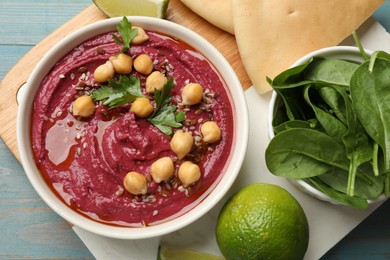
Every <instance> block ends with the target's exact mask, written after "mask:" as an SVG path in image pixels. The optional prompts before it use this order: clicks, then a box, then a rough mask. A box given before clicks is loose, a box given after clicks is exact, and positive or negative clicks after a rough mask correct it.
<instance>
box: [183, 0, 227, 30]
mask: <svg viewBox="0 0 390 260" xmlns="http://www.w3.org/2000/svg"><path fill="white" fill-rule="evenodd" d="M180 1H181V2H183V4H185V5H186V6H187V7H188V8H190V9H191V10H192V11H193V12H194V13H196V14H198V15H199V16H201V17H202V18H203V19H205V20H206V21H208V22H209V23H211V24H213V25H215V26H217V27H218V28H220V29H222V30H224V31H227V32H229V33H231V34H233V33H234V31H233V17H232V8H231V2H230V0H211V1H210V0H180Z"/></svg>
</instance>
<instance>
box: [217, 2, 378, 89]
mask: <svg viewBox="0 0 390 260" xmlns="http://www.w3.org/2000/svg"><path fill="white" fill-rule="evenodd" d="M210 2H212V1H210ZM383 2H384V0H326V1H325V0H322V1H313V0H278V1H270V0H268V1H267V0H231V4H232V5H231V9H232V14H233V24H234V32H235V36H236V40H237V45H238V48H239V51H240V55H241V58H242V61H243V63H244V66H245V68H246V70H247V72H248V75H249V77H250V79H251V81H252V83H253V85H254V86H255V88H256V90H257V91H258V92H259V93H260V94H263V93H265V92H267V91H270V90H271V87H270V86H269V84H268V83H267V82H266V76H267V77H269V78H271V79H273V78H274V77H275V76H276V75H277V74H279V73H280V72H282V71H284V70H286V69H287V68H288V67H290V66H291V65H292V64H293V63H294V62H295V61H296V60H297V59H298V58H300V57H302V56H304V55H305V54H307V53H309V52H312V51H314V50H317V49H320V48H323V47H328V46H334V45H337V44H339V43H340V42H341V41H342V40H344V39H345V38H346V37H347V36H349V35H350V34H351V33H352V32H353V31H354V30H356V29H357V28H358V27H359V26H360V25H361V24H362V23H363V22H364V21H365V20H366V19H367V18H368V17H370V16H371V14H372V13H373V12H374V11H375V10H376V9H377V8H378V7H379V6H380V5H381V4H382V3H383Z"/></svg>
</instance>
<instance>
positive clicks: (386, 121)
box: [265, 41, 390, 209]
mask: <svg viewBox="0 0 390 260" xmlns="http://www.w3.org/2000/svg"><path fill="white" fill-rule="evenodd" d="M357 42H358V46H359V48H358V47H351V46H336V47H329V48H324V49H320V50H318V51H315V52H312V53H310V54H308V55H306V56H304V57H302V58H301V59H299V60H298V61H297V62H296V63H295V64H294V65H293V66H292V67H291V68H290V69H288V70H286V71H284V72H282V73H281V74H279V75H278V76H276V77H275V78H274V79H273V80H271V79H269V83H270V84H271V85H272V87H273V89H274V93H273V95H272V99H271V103H270V114H269V121H270V124H269V135H270V137H271V141H270V144H269V145H268V147H267V149H266V153H265V158H266V164H267V167H268V169H269V170H270V171H271V173H273V174H274V175H276V176H282V177H285V178H288V179H290V180H291V181H292V182H293V183H294V184H295V185H296V186H297V187H298V188H299V189H301V190H303V191H305V192H307V193H309V194H310V195H313V196H314V197H317V198H319V199H322V200H325V201H328V202H331V203H334V204H343V205H347V206H350V207H354V208H359V209H364V208H367V206H368V205H369V204H370V203H374V202H378V201H382V200H384V199H386V198H387V195H389V193H390V54H388V53H386V52H383V51H375V52H372V51H368V50H364V49H363V48H362V47H361V45H360V44H359V41H357Z"/></svg>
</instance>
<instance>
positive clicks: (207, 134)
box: [200, 121, 221, 143]
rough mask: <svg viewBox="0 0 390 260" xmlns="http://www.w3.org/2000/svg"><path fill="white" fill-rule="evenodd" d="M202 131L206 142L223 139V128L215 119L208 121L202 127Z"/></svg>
mask: <svg viewBox="0 0 390 260" xmlns="http://www.w3.org/2000/svg"><path fill="white" fill-rule="evenodd" d="M200 132H201V133H202V136H203V141H204V142H206V143H214V142H216V141H218V140H219V139H221V129H220V128H219V126H218V125H217V123H215V122H214V121H207V122H205V123H204V124H202V126H201V127H200Z"/></svg>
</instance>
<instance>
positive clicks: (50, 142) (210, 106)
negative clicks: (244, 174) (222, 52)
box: [31, 31, 234, 227]
mask: <svg viewBox="0 0 390 260" xmlns="http://www.w3.org/2000/svg"><path fill="white" fill-rule="evenodd" d="M147 34H148V36H149V41H147V42H146V43H143V44H142V45H133V46H132V47H131V49H130V50H129V52H128V54H129V55H130V56H131V57H133V58H135V57H136V56H138V55H139V54H142V53H145V54H147V55H149V56H150V57H151V58H152V60H153V61H154V62H153V64H154V70H158V71H162V72H164V73H165V74H166V76H167V77H173V78H174V80H175V88H174V89H173V91H172V95H173V102H174V103H175V104H177V105H178V107H179V109H183V110H184V111H186V121H185V122H184V123H183V125H184V126H183V128H182V129H183V130H185V131H189V132H191V133H192V135H193V136H194V140H195V145H194V148H193V150H192V152H191V153H190V154H189V155H187V156H186V158H184V159H185V160H190V161H193V162H195V163H196V164H198V165H199V167H200V169H201V173H202V174H201V179H200V180H199V181H198V182H196V183H195V184H193V185H191V186H190V187H188V188H184V187H183V186H182V185H181V183H180V180H179V179H178V178H177V177H174V178H173V179H171V180H170V181H168V182H161V183H159V184H158V183H156V182H154V181H153V179H152V178H150V166H151V164H152V163H153V162H154V161H156V160H157V159H159V158H161V157H164V156H169V157H171V158H175V154H174V153H173V152H172V150H171V148H170V139H171V136H168V135H165V134H163V133H162V132H160V131H159V130H158V129H157V128H156V127H155V126H153V125H152V124H151V123H149V122H148V121H147V120H146V119H139V118H137V117H136V116H135V115H134V114H133V113H132V112H130V111H129V107H130V106H129V105H125V106H123V107H120V108H116V109H108V108H107V107H106V106H103V105H101V102H96V104H97V106H96V110H95V112H94V114H93V115H92V116H91V117H88V118H82V119H80V118H76V117H75V116H73V114H72V111H71V108H72V103H73V102H74V100H75V99H76V97H77V96H80V95H85V94H90V93H91V92H92V91H94V89H98V88H99V87H100V86H99V84H97V83H96V82H95V81H94V78H93V72H94V70H95V68H96V67H97V66H99V65H101V64H103V63H105V62H106V61H107V60H108V58H109V57H110V56H113V55H114V54H115V53H117V52H118V51H119V50H120V49H121V46H120V45H118V44H116V43H114V42H113V40H112V37H111V32H110V33H106V34H102V35H99V36H97V37H94V38H91V39H90V40H87V41H85V42H84V43H82V44H81V45H79V46H78V47H76V48H74V49H73V50H72V51H71V52H69V53H68V54H67V55H66V56H64V57H63V58H61V59H60V60H59V61H58V63H57V64H56V65H55V66H54V67H53V69H52V70H51V71H50V72H49V73H48V75H47V76H46V77H45V79H44V80H43V82H42V83H41V86H40V88H39V90H38V92H37V94H36V96H35V100H34V109H33V113H32V128H31V135H32V146H33V152H34V156H35V161H36V164H37V166H38V168H39V169H40V171H41V173H42V175H43V177H44V178H45V180H46V182H47V183H48V185H49V186H50V187H51V188H52V190H53V191H54V192H55V193H56V194H57V196H58V197H59V198H60V199H61V200H63V202H64V203H66V204H67V205H69V206H70V207H71V208H72V209H74V210H76V211H78V212H79V213H80V214H83V215H86V216H88V217H90V218H92V219H94V220H96V221H100V222H103V223H107V224H112V225H121V226H129V227H136V226H147V225H155V224H158V223H161V222H165V221H168V220H170V219H172V218H175V217H177V216H180V215H182V214H184V213H186V212H188V211H189V210H191V209H192V208H194V207H195V206H196V205H197V204H199V203H200V202H201V201H202V200H203V199H204V198H205V197H206V196H207V195H208V194H209V193H210V191H211V190H212V189H213V188H214V187H215V185H216V184H217V183H218V181H219V179H220V178H221V177H222V175H223V174H225V172H224V171H225V167H226V164H227V163H228V161H229V159H230V158H229V156H230V153H231V147H232V143H233V140H232V138H233V132H234V127H233V120H234V118H233V112H232V102H231V97H230V96H229V95H230V94H229V92H228V90H227V87H226V85H225V82H224V81H223V79H222V78H221V76H220V75H219V73H218V71H217V70H216V69H215V68H214V67H213V65H212V64H211V63H210V62H209V61H208V60H207V59H206V58H205V57H204V56H203V55H202V54H200V53H199V52H197V51H196V50H194V49H193V48H192V47H190V46H189V45H187V44H185V43H183V42H181V41H179V40H176V39H174V38H171V37H169V36H166V35H163V34H160V33H156V32H151V31H147ZM133 71H134V70H133ZM132 74H133V75H135V76H137V77H139V78H140V79H141V84H142V89H143V90H144V82H145V76H143V75H141V74H139V73H137V72H132ZM188 82H197V83H199V84H201V85H202V86H203V88H204V90H205V94H204V98H203V99H204V102H202V103H201V104H200V105H196V106H192V107H185V106H184V107H181V106H180V101H181V100H180V99H181V97H180V93H181V89H182V87H184V86H185V85H186V83H188ZM148 96H149V97H150V98H151V96H150V95H148ZM151 99H152V98H151ZM210 119H212V120H214V121H215V122H216V123H217V124H218V126H219V127H220V129H221V132H222V137H221V139H220V140H219V141H218V142H216V143H213V144H205V143H202V141H201V134H200V126H201V124H202V122H205V121H207V120H210ZM174 130H175V131H176V130H177V129H174ZM180 163H181V160H176V161H175V168H176V174H177V169H178V167H179V165H180ZM130 171H137V172H139V173H142V174H144V175H145V176H146V177H147V180H148V192H147V194H145V195H132V194H130V193H129V192H127V191H126V190H125V189H124V187H123V179H124V177H125V175H126V174H127V173H128V172H130Z"/></svg>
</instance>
